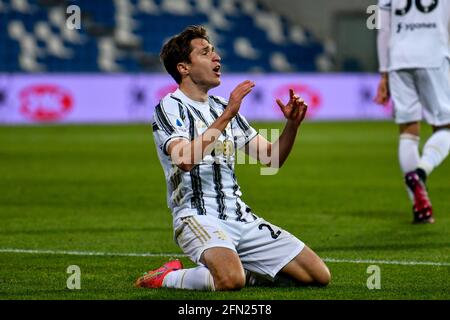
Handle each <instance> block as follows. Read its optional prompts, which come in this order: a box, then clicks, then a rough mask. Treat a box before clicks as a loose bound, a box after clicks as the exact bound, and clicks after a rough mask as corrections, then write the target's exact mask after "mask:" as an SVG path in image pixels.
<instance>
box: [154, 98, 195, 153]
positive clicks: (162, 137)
mask: <svg viewBox="0 0 450 320" xmlns="http://www.w3.org/2000/svg"><path fill="white" fill-rule="evenodd" d="M171 100H173V99H171ZM171 100H168V99H163V100H161V102H160V103H159V104H158V105H157V106H156V107H155V110H154V114H153V124H152V125H153V136H154V138H155V143H156V144H157V147H158V148H160V149H161V150H162V151H163V152H164V154H165V155H169V153H168V151H167V147H168V145H169V142H170V141H172V140H173V139H176V138H184V139H187V140H189V131H188V125H187V123H186V121H187V120H186V117H185V114H184V110H183V107H182V106H180V105H179V104H178V102H177V101H175V100H173V101H171Z"/></svg>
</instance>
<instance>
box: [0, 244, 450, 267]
mask: <svg viewBox="0 0 450 320" xmlns="http://www.w3.org/2000/svg"><path fill="white" fill-rule="evenodd" d="M0 253H25V254H54V255H71V256H115V257H174V258H176V257H186V255H185V254H181V253H127V252H96V251H66V250H30V249H13V248H0ZM323 261H325V262H330V263H357V264H392V265H402V266H437V267H450V263H449V262H432V261H397V260H351V259H334V258H324V259H323Z"/></svg>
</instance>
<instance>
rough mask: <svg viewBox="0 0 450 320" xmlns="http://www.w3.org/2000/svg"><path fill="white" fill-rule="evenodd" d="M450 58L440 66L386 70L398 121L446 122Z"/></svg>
mask: <svg viewBox="0 0 450 320" xmlns="http://www.w3.org/2000/svg"><path fill="white" fill-rule="evenodd" d="M449 66H450V61H449V60H448V59H444V62H443V64H442V66H441V68H432V69H404V70H397V71H391V72H389V86H390V91H391V97H392V100H393V102H394V110H395V122H396V123H398V124H403V123H409V122H416V121H421V120H422V116H423V117H424V119H425V121H426V122H427V123H429V124H430V125H433V126H442V125H447V124H450V73H449V72H450V67H449Z"/></svg>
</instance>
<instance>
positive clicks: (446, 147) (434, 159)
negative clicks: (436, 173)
mask: <svg viewBox="0 0 450 320" xmlns="http://www.w3.org/2000/svg"><path fill="white" fill-rule="evenodd" d="M449 152H450V129H443V130H439V131H436V132H435V133H434V134H433V135H432V136H431V137H430V138H429V139H428V141H427V142H426V143H425V146H424V147H423V152H422V157H421V158H420V160H419V163H418V168H420V169H422V170H424V171H425V172H426V174H427V175H430V173H431V172H432V171H433V170H434V169H435V168H436V167H437V166H439V165H440V164H441V163H442V161H444V159H445V158H447V156H448V154H449Z"/></svg>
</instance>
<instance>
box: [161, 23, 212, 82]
mask: <svg viewBox="0 0 450 320" xmlns="http://www.w3.org/2000/svg"><path fill="white" fill-rule="evenodd" d="M198 38H200V39H205V40H206V41H208V42H209V38H208V35H207V33H206V29H205V28H204V27H202V26H189V27H187V28H186V29H184V30H183V32H181V33H180V34H178V35H176V36H173V37H172V38H170V39H169V41H167V42H166V43H165V44H164V46H163V48H162V50H161V53H160V58H161V60H162V62H163V63H164V67H165V68H166V70H167V72H168V73H169V74H170V75H171V76H172V78H174V79H175V81H176V82H177V83H178V84H180V83H181V74H180V73H179V72H178V69H177V65H178V63H180V62H188V63H189V62H191V60H190V58H189V55H190V54H191V52H192V47H191V41H192V40H194V39H198Z"/></svg>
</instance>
